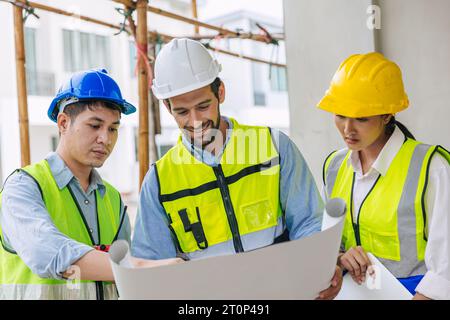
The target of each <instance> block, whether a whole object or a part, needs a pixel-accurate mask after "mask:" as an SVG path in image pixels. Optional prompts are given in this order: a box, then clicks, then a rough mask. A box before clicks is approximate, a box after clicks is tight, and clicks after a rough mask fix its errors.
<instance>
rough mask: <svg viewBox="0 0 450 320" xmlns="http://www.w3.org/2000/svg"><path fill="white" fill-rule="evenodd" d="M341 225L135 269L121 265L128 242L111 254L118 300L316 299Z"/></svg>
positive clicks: (323, 285) (326, 284)
mask: <svg viewBox="0 0 450 320" xmlns="http://www.w3.org/2000/svg"><path fill="white" fill-rule="evenodd" d="M342 227H343V220H342V219H341V220H340V221H339V222H338V223H337V224H336V225H334V226H332V227H330V228H328V229H326V230H324V231H322V232H318V233H316V234H314V235H312V236H309V237H305V238H302V239H298V240H294V241H288V242H284V243H280V244H276V245H272V246H268V247H265V248H262V249H258V250H254V251H250V252H244V253H240V254H234V255H228V256H219V257H213V258H206V259H200V260H192V261H188V262H185V263H179V264H175V265H168V266H160V267H153V268H143V269H135V268H129V267H125V266H122V265H120V263H121V261H122V260H123V259H124V258H125V257H126V255H127V254H128V253H129V247H128V243H127V242H126V241H116V242H115V243H114V244H113V245H112V246H111V249H110V257H111V264H112V269H113V273H114V277H115V280H116V285H117V289H118V291H119V296H120V299H167V300H182V299H190V300H196V299H202V300H209V299H233V300H242V299H314V298H316V297H317V296H318V293H319V292H320V291H322V290H324V289H326V288H328V287H329V285H330V280H331V278H332V277H333V274H334V271H335V266H336V260H337V255H338V252H339V245H340V242H341V234H342Z"/></svg>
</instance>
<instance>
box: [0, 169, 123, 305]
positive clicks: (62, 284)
mask: <svg viewBox="0 0 450 320" xmlns="http://www.w3.org/2000/svg"><path fill="white" fill-rule="evenodd" d="M21 170H22V171H24V172H25V173H27V174H28V175H30V176H31V177H32V178H33V179H34V180H35V181H36V183H37V184H38V186H39V188H40V191H41V195H42V198H43V201H44V204H45V206H46V208H47V211H48V213H49V215H50V217H51V219H52V221H53V223H54V224H55V226H56V227H57V228H58V230H59V231H60V232H61V233H63V234H64V235H66V236H67V237H68V238H71V239H73V240H75V241H78V242H80V243H84V244H86V245H88V246H93V245H99V244H111V243H112V241H113V240H114V239H115V237H116V235H117V233H118V231H119V230H118V229H119V227H120V226H119V225H120V223H119V217H120V210H121V198H120V193H119V192H118V191H117V190H115V189H114V188H113V187H112V186H111V185H110V184H108V183H106V182H105V181H104V184H105V186H106V192H105V195H104V197H101V196H100V195H99V193H98V191H96V192H95V195H96V202H97V217H98V224H99V225H98V228H99V241H100V243H94V241H93V239H92V238H91V235H90V233H89V229H88V227H87V224H86V223H85V222H84V216H83V213H82V211H81V209H80V208H79V205H78V203H77V201H76V198H75V196H74V195H73V194H72V191H71V190H70V189H69V188H68V186H66V187H64V188H63V189H61V190H60V189H59V187H58V185H57V184H56V181H55V179H54V178H53V175H52V172H51V170H50V167H49V165H48V162H47V161H46V160H43V161H41V162H38V163H36V164H33V165H30V166H27V167H25V168H22V169H21ZM0 205H1V193H0ZM0 209H1V206H0ZM0 236H2V230H1V226H0ZM0 239H1V238H0ZM101 298H104V299H114V298H117V290H116V288H115V285H114V284H112V283H108V282H93V281H76V280H73V281H68V280H57V279H44V278H41V277H39V276H38V275H36V274H34V273H33V272H32V271H31V270H30V268H28V266H27V265H26V264H25V263H24V262H23V261H22V259H21V258H20V257H19V256H18V255H17V254H16V253H15V252H14V251H13V250H11V249H9V248H7V247H6V246H5V244H4V243H3V242H2V246H1V248H0V299H101Z"/></svg>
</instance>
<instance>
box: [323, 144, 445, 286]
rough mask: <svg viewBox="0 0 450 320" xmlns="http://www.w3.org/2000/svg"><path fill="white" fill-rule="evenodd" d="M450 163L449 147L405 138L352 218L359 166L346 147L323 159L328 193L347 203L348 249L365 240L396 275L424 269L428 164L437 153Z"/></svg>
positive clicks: (345, 235) (344, 240) (345, 242)
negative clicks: (382, 174) (354, 164)
mask: <svg viewBox="0 0 450 320" xmlns="http://www.w3.org/2000/svg"><path fill="white" fill-rule="evenodd" d="M436 152H437V153H439V154H441V155H442V156H443V157H444V158H445V159H447V160H448V161H449V163H450V153H449V152H448V151H446V150H445V149H444V148H442V147H440V146H430V145H426V144H422V143H419V142H417V141H415V140H412V139H406V140H405V142H404V143H403V145H402V147H401V149H400V150H399V152H398V153H397V155H396V156H395V157H394V159H393V161H392V163H391V165H390V166H389V169H388V171H387V173H386V175H385V176H381V175H380V176H379V177H378V179H377V180H376V182H375V184H374V186H373V187H372V189H371V190H370V191H369V193H368V195H367V196H366V198H365V199H364V200H363V202H362V203H361V207H360V211H359V214H358V215H357V219H354V218H353V186H354V181H355V172H354V170H353V167H352V166H351V165H350V164H349V163H348V161H349V157H350V151H348V150H347V149H344V150H340V151H336V152H334V153H332V154H331V155H330V156H329V157H328V158H327V159H326V161H325V163H324V183H325V192H326V197H327V199H330V198H334V197H339V198H342V199H344V200H345V201H346V203H347V209H348V210H347V214H346V218H345V224H344V231H343V236H342V245H343V246H344V247H345V250H348V249H349V248H351V247H355V246H362V247H363V248H364V250H365V251H367V252H371V253H372V254H374V255H375V256H376V257H377V258H379V259H380V260H381V262H382V263H383V264H384V265H385V266H386V267H387V268H388V270H389V271H390V272H391V273H393V274H394V276H395V277H397V278H406V277H410V276H415V275H422V274H424V273H425V272H426V266H425V263H424V256H425V248H426V245H427V238H426V227H427V220H426V217H427V215H426V211H425V205H424V197H425V192H426V189H427V182H428V169H429V164H430V162H431V159H432V157H433V155H434V154H435V153H436Z"/></svg>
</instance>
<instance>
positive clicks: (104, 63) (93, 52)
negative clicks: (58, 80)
mask: <svg viewBox="0 0 450 320" xmlns="http://www.w3.org/2000/svg"><path fill="white" fill-rule="evenodd" d="M63 45H64V70H65V71H67V72H75V71H80V70H85V69H93V68H106V69H108V71H110V68H111V57H110V43H109V38H108V37H106V36H101V35H97V34H92V33H87V32H80V31H73V30H63Z"/></svg>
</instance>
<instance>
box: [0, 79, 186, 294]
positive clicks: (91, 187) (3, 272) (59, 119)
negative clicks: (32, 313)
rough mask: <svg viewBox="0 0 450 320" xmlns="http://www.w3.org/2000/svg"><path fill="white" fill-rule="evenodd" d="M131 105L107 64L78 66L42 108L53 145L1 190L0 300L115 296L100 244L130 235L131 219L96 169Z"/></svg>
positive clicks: (111, 146) (150, 263)
mask: <svg viewBox="0 0 450 320" xmlns="http://www.w3.org/2000/svg"><path fill="white" fill-rule="evenodd" d="M135 111H136V108H135V107H134V106H133V105H131V104H130V103H128V102H127V101H126V100H125V99H123V98H122V95H121V92H120V89H119V86H118V85H117V83H116V82H115V81H114V80H113V79H112V78H111V77H110V76H109V75H108V74H107V72H106V70H90V71H83V72H79V73H77V74H75V75H73V76H72V77H71V79H70V80H69V81H68V82H66V83H65V84H64V85H63V86H62V87H61V88H60V89H59V91H58V93H57V95H56V97H55V98H54V99H53V101H52V103H51V105H50V108H49V109H48V116H49V118H50V119H51V120H52V121H54V122H56V123H57V125H58V129H59V134H60V142H59V144H58V147H57V150H56V152H52V153H50V154H49V155H48V156H47V157H46V158H45V159H44V160H42V161H40V162H37V163H34V164H32V165H29V166H26V167H24V168H21V169H19V170H16V171H15V172H14V173H13V174H12V175H10V177H9V178H8V179H7V182H6V183H5V185H4V189H3V191H2V192H1V193H0V240H1V244H2V246H1V247H0V299H114V298H116V297H117V290H116V288H115V286H114V284H113V283H112V282H111V281H113V280H114V278H113V274H112V270H111V266H110V262H109V258H108V254H107V253H106V252H105V251H107V249H108V248H109V245H110V244H111V243H112V242H113V241H114V240H116V239H125V240H128V241H130V223H129V220H128V217H127V214H126V206H124V204H123V202H122V200H121V197H120V193H119V192H118V191H117V190H116V189H115V188H114V187H113V186H111V185H110V184H108V183H107V182H106V181H104V180H102V178H101V177H100V175H99V173H98V172H97V171H96V170H95V168H99V167H101V166H102V165H103V163H104V162H105V161H106V159H107V158H108V157H109V155H110V154H111V152H112V151H113V149H114V145H115V143H116V141H117V138H118V129H119V125H120V118H121V113H123V114H131V113H133V112H135ZM179 261H180V260H179V259H168V260H161V261H149V260H143V259H136V258H133V259H132V262H133V263H134V264H135V265H136V266H154V265H161V264H170V263H176V262H179ZM72 279H76V280H80V281H77V282H76V283H75V284H74V283H73V281H68V280H72Z"/></svg>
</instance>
